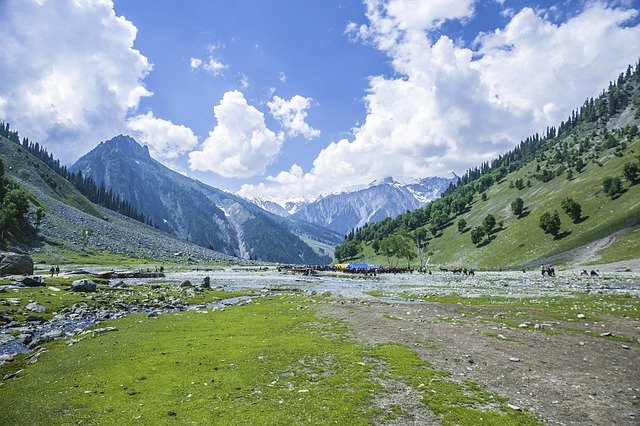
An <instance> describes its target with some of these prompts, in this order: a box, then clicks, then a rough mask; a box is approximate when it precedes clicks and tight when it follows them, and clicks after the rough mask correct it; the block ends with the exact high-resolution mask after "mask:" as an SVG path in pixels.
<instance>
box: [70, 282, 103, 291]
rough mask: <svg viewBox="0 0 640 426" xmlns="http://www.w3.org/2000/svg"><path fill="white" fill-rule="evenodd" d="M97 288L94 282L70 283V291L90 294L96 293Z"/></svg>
mask: <svg viewBox="0 0 640 426" xmlns="http://www.w3.org/2000/svg"><path fill="white" fill-rule="evenodd" d="M97 288H98V285H97V284H96V283H95V282H93V281H91V280H87V279H82V280H76V281H74V282H72V283H71V291H78V292H83V293H91V292H94V291H96V290H97Z"/></svg>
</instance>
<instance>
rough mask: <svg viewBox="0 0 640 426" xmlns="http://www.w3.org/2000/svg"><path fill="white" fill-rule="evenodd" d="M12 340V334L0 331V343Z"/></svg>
mask: <svg viewBox="0 0 640 426" xmlns="http://www.w3.org/2000/svg"><path fill="white" fill-rule="evenodd" d="M12 340H13V336H12V335H10V334H7V333H0V344H2V343H7V342H10V341H12Z"/></svg>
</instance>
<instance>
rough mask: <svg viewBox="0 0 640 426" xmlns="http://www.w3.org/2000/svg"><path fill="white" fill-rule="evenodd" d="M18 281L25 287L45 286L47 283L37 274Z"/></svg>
mask: <svg viewBox="0 0 640 426" xmlns="http://www.w3.org/2000/svg"><path fill="white" fill-rule="evenodd" d="M16 283H18V284H22V285H23V286H25V287H43V286H44V285H45V284H44V282H42V278H40V277H39V276H37V275H34V276H31V277H29V276H27V277H24V278H22V279H20V280H18V281H16Z"/></svg>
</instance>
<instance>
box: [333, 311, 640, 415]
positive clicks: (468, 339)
mask: <svg viewBox="0 0 640 426" xmlns="http://www.w3.org/2000/svg"><path fill="white" fill-rule="evenodd" d="M321 312H322V313H323V314H325V315H329V316H332V317H335V318H339V319H341V320H343V321H345V322H346V323H347V324H349V325H350V326H351V328H352V330H353V333H354V337H355V338H357V339H358V340H360V341H362V342H364V343H367V344H376V343H383V342H400V343H403V344H405V345H407V346H409V347H411V348H414V350H415V351H416V352H417V353H418V354H419V356H420V357H422V358H423V359H425V360H427V361H429V362H431V363H432V364H433V365H434V366H436V367H437V368H440V369H443V370H446V371H449V372H451V373H452V378H453V379H454V380H473V381H476V382H478V383H479V384H481V385H482V386H484V387H485V388H486V389H487V390H489V391H491V392H494V393H497V394H499V395H502V396H506V397H508V398H509V399H510V403H511V404H514V405H517V406H521V407H523V408H527V409H529V410H530V412H531V413H532V414H533V415H534V416H535V417H537V418H538V419H540V420H541V421H543V422H545V423H548V424H581V425H583V424H589V425H611V424H617V425H637V424H638V423H639V422H640V369H639V368H638V361H640V345H639V344H637V342H640V340H637V339H640V322H638V321H632V320H629V319H624V318H613V317H612V318H607V319H606V322H604V323H602V322H600V323H597V324H596V323H591V324H589V323H587V324H583V327H585V328H586V329H592V330H593V331H594V333H593V336H590V335H588V334H585V333H584V332H581V331H580V330H566V329H562V327H563V326H565V327H569V326H573V327H575V323H571V324H562V323H557V322H556V323H552V324H548V325H543V326H542V330H541V329H535V328H534V327H533V326H531V327H528V328H518V327H513V326H511V327H507V326H505V325H501V324H500V318H501V313H500V307H489V308H487V307H482V309H481V310H479V309H478V308H475V309H474V308H470V307H461V306H458V305H447V304H439V303H425V302H408V301H407V302H393V303H389V302H385V301H382V300H376V301H373V302H371V301H362V300H355V299H353V300H347V301H336V302H335V303H331V304H327V305H324V306H322V307H321ZM487 318H489V319H491V318H493V319H496V318H497V320H495V321H494V320H487ZM601 332H607V333H612V334H613V335H614V336H615V335H623V336H627V337H629V338H633V339H636V340H635V342H636V343H626V344H625V343H622V342H620V341H616V340H612V339H607V338H603V337H600V333H601ZM408 410H411V408H410V407H408V408H407V407H405V411H408ZM416 414H418V413H416ZM417 417H418V418H420V417H422V418H424V416H423V415H422V414H418V415H417ZM409 420H411V419H409Z"/></svg>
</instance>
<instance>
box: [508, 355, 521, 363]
mask: <svg viewBox="0 0 640 426" xmlns="http://www.w3.org/2000/svg"><path fill="white" fill-rule="evenodd" d="M509 361H511V362H520V358H516V357H514V356H510V357H509Z"/></svg>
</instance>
